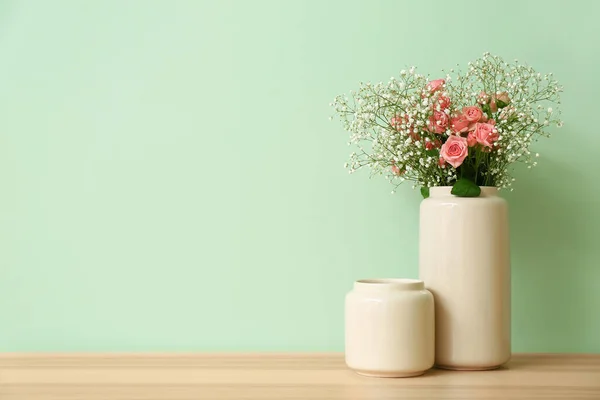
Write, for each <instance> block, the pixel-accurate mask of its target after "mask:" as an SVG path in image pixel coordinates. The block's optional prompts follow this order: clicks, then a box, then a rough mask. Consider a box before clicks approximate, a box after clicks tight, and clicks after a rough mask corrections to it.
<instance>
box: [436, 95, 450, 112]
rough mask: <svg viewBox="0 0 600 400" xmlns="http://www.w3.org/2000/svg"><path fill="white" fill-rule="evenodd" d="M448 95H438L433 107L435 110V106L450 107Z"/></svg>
mask: <svg viewBox="0 0 600 400" xmlns="http://www.w3.org/2000/svg"><path fill="white" fill-rule="evenodd" d="M450 104H451V102H450V97H448V96H444V95H442V96H440V97H438V99H437V100H436V102H435V104H434V109H436V110H437V106H440V110H442V111H443V110H446V109H448V108H450Z"/></svg>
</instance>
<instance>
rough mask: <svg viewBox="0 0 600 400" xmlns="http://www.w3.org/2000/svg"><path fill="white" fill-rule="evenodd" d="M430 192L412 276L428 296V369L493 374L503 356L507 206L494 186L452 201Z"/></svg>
mask: <svg viewBox="0 0 600 400" xmlns="http://www.w3.org/2000/svg"><path fill="white" fill-rule="evenodd" d="M451 189H452V188H451V187H432V188H431V189H430V190H429V193H430V197H429V198H427V199H425V200H423V202H422V203H421V221H420V237H419V247H420V251H419V274H420V278H421V279H422V280H423V281H424V282H425V286H426V287H427V289H429V290H430V291H431V293H433V295H434V297H435V329H436V332H435V337H436V343H435V352H436V354H435V363H436V366H438V367H441V368H447V369H458V370H485V369H494V368H497V367H499V366H500V365H502V364H504V363H505V362H507V361H508V359H509V358H510V352H511V350H510V256H509V236H508V207H507V204H506V201H505V200H504V199H502V198H501V197H498V195H497V189H496V188H494V187H482V188H481V195H480V196H479V197H456V196H453V195H452V194H451V193H450V191H451Z"/></svg>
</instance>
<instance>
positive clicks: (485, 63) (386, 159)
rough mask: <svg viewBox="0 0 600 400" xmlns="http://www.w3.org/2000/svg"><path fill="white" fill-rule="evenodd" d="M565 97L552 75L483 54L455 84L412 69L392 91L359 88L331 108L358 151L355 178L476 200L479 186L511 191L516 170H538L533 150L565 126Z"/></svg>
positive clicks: (390, 84) (353, 159) (386, 87)
mask: <svg viewBox="0 0 600 400" xmlns="http://www.w3.org/2000/svg"><path fill="white" fill-rule="evenodd" d="M443 72H444V73H445V71H443ZM449 72H450V73H453V74H454V73H455V70H454V69H451V70H450V71H449ZM560 92H562V87H561V86H560V85H559V84H558V82H557V81H556V80H555V79H554V77H553V74H552V73H549V74H545V75H542V74H540V73H537V72H536V71H535V70H534V69H533V68H531V67H529V66H527V65H523V64H520V63H519V62H518V61H517V60H515V61H514V62H513V63H507V62H505V61H504V60H502V59H501V58H500V57H498V56H493V55H491V54H489V53H484V54H483V56H482V57H481V58H480V59H478V60H476V61H474V62H470V63H468V69H467V71H466V72H465V73H461V72H456V73H455V77H452V76H451V75H450V74H448V73H446V76H445V78H444V79H435V80H429V78H428V77H426V76H424V75H421V74H418V73H416V71H415V67H411V68H410V69H409V70H408V71H406V70H402V71H400V77H399V78H397V79H396V78H393V77H392V78H391V80H390V81H389V82H388V83H387V84H384V83H378V84H371V83H361V84H360V87H359V89H358V90H357V91H352V92H350V96H347V95H341V96H337V97H336V98H335V100H334V102H333V103H331V105H332V106H333V107H334V108H335V111H336V113H337V114H338V115H339V116H340V118H341V120H342V122H343V126H344V129H345V130H347V131H348V132H350V142H349V143H348V144H349V145H354V146H356V147H357V150H356V151H355V152H353V153H352V154H351V155H350V161H349V163H347V164H346V168H348V169H349V172H350V173H353V172H355V171H356V170H358V169H360V168H362V167H365V166H369V167H370V168H371V170H372V171H373V173H375V174H379V175H385V176H386V177H387V178H388V179H389V180H390V182H391V183H395V184H396V187H397V186H398V185H399V184H401V183H402V182H404V181H412V182H414V186H413V187H415V188H416V187H417V186H420V187H421V193H422V194H423V197H427V196H428V195H429V188H430V187H433V186H452V193H453V194H455V195H457V196H465V197H475V196H479V194H480V192H481V189H480V186H496V187H498V188H503V189H507V188H508V189H510V190H512V188H511V186H512V182H514V180H515V178H513V177H512V176H511V170H510V166H511V164H513V163H515V162H523V163H525V164H527V165H528V168H531V167H533V166H536V165H537V162H536V161H534V157H532V155H531V152H530V150H529V146H530V144H531V143H532V141H534V140H537V138H539V137H542V136H545V137H548V136H549V133H548V128H549V127H550V126H557V127H560V126H562V121H561V120H560V118H559V117H560V111H559V110H558V109H557V108H558V106H560V98H559V93H560ZM552 106H554V108H552ZM535 156H536V157H538V156H539V154H535ZM392 193H393V192H392Z"/></svg>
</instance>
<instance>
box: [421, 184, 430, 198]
mask: <svg viewBox="0 0 600 400" xmlns="http://www.w3.org/2000/svg"><path fill="white" fill-rule="evenodd" d="M421 196H423V198H424V199H426V198H428V197H429V188H428V187H425V186H423V187H421Z"/></svg>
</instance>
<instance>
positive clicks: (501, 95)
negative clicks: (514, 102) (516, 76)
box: [496, 92, 510, 104]
mask: <svg viewBox="0 0 600 400" xmlns="http://www.w3.org/2000/svg"><path fill="white" fill-rule="evenodd" d="M496 100H500V101H501V102H503V103H504V104H508V103H510V97H508V93H507V92H499V93H497V94H496Z"/></svg>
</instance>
